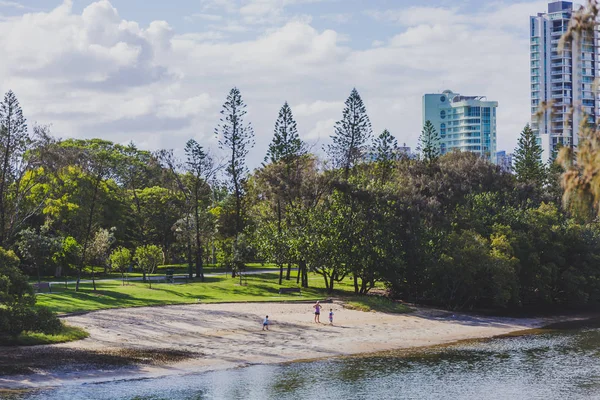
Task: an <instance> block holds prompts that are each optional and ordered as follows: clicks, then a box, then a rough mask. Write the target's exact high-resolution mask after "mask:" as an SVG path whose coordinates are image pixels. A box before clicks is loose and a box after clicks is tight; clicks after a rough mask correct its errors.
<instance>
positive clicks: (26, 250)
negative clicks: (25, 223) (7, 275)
mask: <svg viewBox="0 0 600 400" xmlns="http://www.w3.org/2000/svg"><path fill="white" fill-rule="evenodd" d="M16 245H17V248H18V249H19V253H20V254H21V256H22V259H23V261H26V262H28V263H29V264H30V265H31V266H33V268H34V270H35V271H36V272H37V276H38V280H39V278H40V277H41V272H40V269H41V268H43V267H44V266H45V265H47V264H49V263H50V261H51V260H52V259H54V257H55V255H56V253H57V252H58V251H59V250H60V241H59V239H57V238H56V237H53V236H50V235H49V232H48V226H47V225H43V226H42V227H41V228H40V229H39V231H38V232H36V231H35V230H34V229H32V228H27V229H24V230H22V231H21V232H20V233H19V240H18V241H17V243H16Z"/></svg>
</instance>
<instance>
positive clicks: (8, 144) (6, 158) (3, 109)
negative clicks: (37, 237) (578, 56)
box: [0, 91, 31, 246]
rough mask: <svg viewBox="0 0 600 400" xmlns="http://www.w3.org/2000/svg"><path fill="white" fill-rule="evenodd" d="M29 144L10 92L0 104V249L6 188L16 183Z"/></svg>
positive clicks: (15, 98)
mask: <svg viewBox="0 0 600 400" xmlns="http://www.w3.org/2000/svg"><path fill="white" fill-rule="evenodd" d="M30 144H31V138H30V137H29V135H28V133H27V121H26V119H25V118H24V117H23V110H22V109H21V105H20V104H19V100H17V97H16V96H15V94H14V93H13V92H12V91H9V92H8V93H6V95H5V96H4V100H3V101H2V102H1V103H0V246H3V245H4V244H5V241H6V239H7V237H6V236H7V232H6V231H7V222H8V219H9V215H8V207H9V201H10V200H9V193H8V192H9V186H10V185H13V184H14V183H15V182H16V181H17V179H18V177H19V172H20V170H21V164H22V160H23V156H24V155H25V152H26V151H27V149H28V147H29V145H30ZM13 201H14V199H13Z"/></svg>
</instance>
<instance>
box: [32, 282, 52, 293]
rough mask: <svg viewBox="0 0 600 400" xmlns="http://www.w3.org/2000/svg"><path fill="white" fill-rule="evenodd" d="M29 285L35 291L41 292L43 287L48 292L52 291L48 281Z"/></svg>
mask: <svg viewBox="0 0 600 400" xmlns="http://www.w3.org/2000/svg"><path fill="white" fill-rule="evenodd" d="M31 286H33V289H34V290H35V292H36V293H41V292H42V290H44V289H47V290H48V293H52V285H51V284H50V282H40V283H34V284H33V285H31Z"/></svg>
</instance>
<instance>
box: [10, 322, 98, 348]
mask: <svg viewBox="0 0 600 400" xmlns="http://www.w3.org/2000/svg"><path fill="white" fill-rule="evenodd" d="M88 336H89V334H88V333H87V332H86V331H84V330H83V329H81V328H76V327H74V326H69V325H63V330H62V332H60V333H58V334H56V335H46V334H44V333H36V332H23V333H21V334H20V335H19V336H17V337H16V338H13V337H11V336H6V337H5V336H0V343H2V344H3V345H6V346H36V345H41V344H56V343H65V342H72V341H75V340H81V339H85V338H87V337H88Z"/></svg>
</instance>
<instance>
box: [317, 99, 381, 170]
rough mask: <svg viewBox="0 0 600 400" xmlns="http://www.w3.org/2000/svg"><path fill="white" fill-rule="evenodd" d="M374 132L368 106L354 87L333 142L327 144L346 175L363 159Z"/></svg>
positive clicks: (336, 162) (335, 131)
mask: <svg viewBox="0 0 600 400" xmlns="http://www.w3.org/2000/svg"><path fill="white" fill-rule="evenodd" d="M372 133H373V131H372V128H371V121H370V120H369V116H368V115H367V108H366V107H365V105H364V103H363V100H362V98H361V97H360V95H359V94H358V91H357V90H356V88H354V89H352V92H351V93H350V96H349V97H348V99H347V100H346V102H345V107H344V111H343V112H342V119H341V120H339V121H338V122H336V124H335V129H334V134H333V135H332V136H331V139H332V141H333V144H330V145H328V146H327V154H328V155H329V158H330V160H331V161H332V162H333V165H334V167H336V168H340V169H341V170H342V171H344V174H345V176H346V177H347V176H348V174H349V172H350V169H351V168H353V167H354V166H355V165H356V164H357V163H358V162H360V161H362V160H363V158H364V156H365V153H366V151H367V150H368V144H369V141H370V140H371V136H372Z"/></svg>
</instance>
